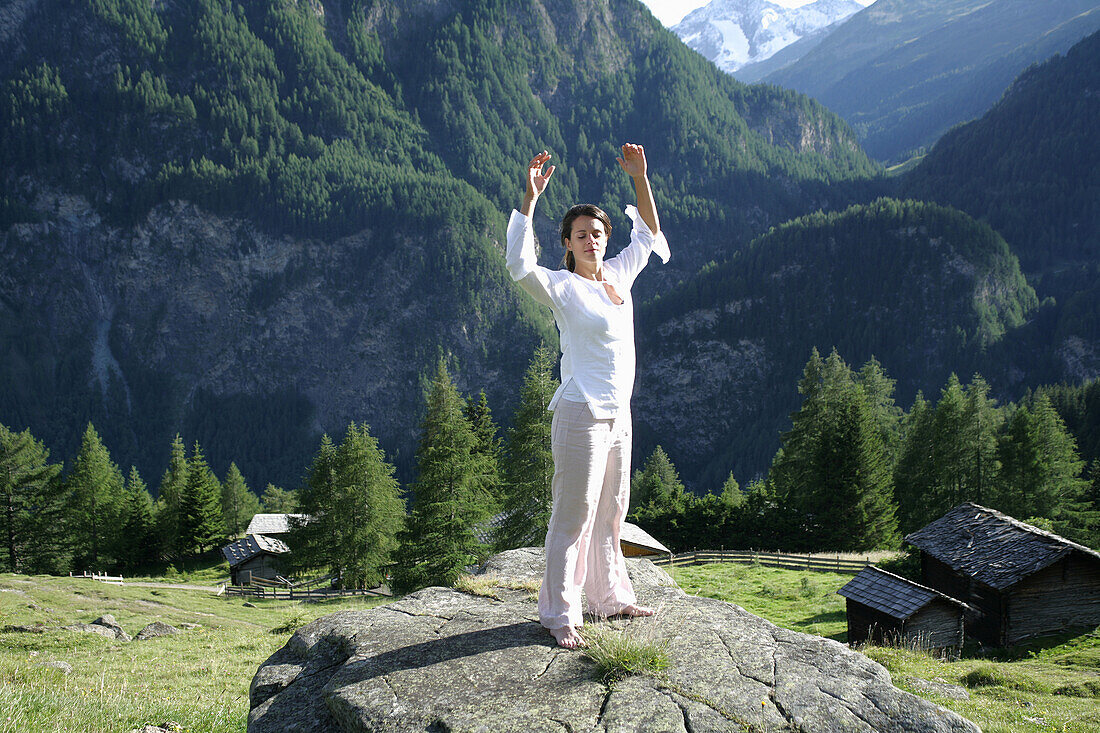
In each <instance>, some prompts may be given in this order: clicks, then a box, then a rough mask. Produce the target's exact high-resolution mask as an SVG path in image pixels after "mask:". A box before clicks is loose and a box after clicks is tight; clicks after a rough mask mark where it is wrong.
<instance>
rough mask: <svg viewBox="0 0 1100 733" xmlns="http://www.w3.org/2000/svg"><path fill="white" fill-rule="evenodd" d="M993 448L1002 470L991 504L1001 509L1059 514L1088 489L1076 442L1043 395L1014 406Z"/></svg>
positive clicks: (1022, 513)
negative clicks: (1082, 476)
mask: <svg viewBox="0 0 1100 733" xmlns="http://www.w3.org/2000/svg"><path fill="white" fill-rule="evenodd" d="M998 452H999V455H1000V459H1001V475H1000V482H999V485H998V489H997V492H996V494H995V496H994V501H993V502H991V503H993V505H994V508H995V509H998V510H999V511H1002V512H1004V513H1005V514H1008V515H1010V516H1013V517H1016V518H1017V519H1028V518H1031V517H1042V518H1045V519H1049V520H1055V519H1059V518H1060V515H1061V512H1062V510H1063V507H1064V506H1065V505H1067V504H1072V503H1073V502H1075V501H1077V500H1078V499H1079V497H1080V496H1081V495H1082V494H1083V493H1084V492H1085V491H1086V490H1087V487H1088V484H1087V482H1086V481H1085V480H1083V479H1082V478H1081V472H1082V469H1083V468H1084V461H1082V460H1081V459H1080V457H1079V456H1078V454H1077V444H1076V441H1074V439H1073V436H1071V435H1070V434H1069V433H1068V432H1067V431H1066V428H1065V423H1063V422H1062V418H1061V417H1059V415H1058V413H1057V412H1056V411H1055V410H1054V408H1053V407H1052V406H1051V404H1050V399H1049V398H1048V397H1047V396H1046V395H1041V396H1040V397H1039V398H1038V399H1036V400H1035V402H1034V404H1033V405H1032V406H1031V407H1030V408H1029V407H1028V406H1026V405H1021V406H1019V407H1017V408H1016V409H1015V410H1014V411H1013V413H1012V416H1011V417H1010V418H1009V419H1008V424H1007V426H1006V429H1005V431H1004V432H1003V434H1002V437H1001V441H1000V446H999V451H998Z"/></svg>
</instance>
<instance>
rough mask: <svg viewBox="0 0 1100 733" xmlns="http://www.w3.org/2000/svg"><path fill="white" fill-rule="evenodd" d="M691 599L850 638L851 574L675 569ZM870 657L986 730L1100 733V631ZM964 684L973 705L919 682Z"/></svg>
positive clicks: (906, 686)
mask: <svg viewBox="0 0 1100 733" xmlns="http://www.w3.org/2000/svg"><path fill="white" fill-rule="evenodd" d="M672 576H673V577H674V578H675V579H676V582H677V583H679V584H680V586H681V587H682V588H683V589H684V590H685V591H686V592H688V593H693V594H696V595H702V596H708V597H711V598H718V599H721V600H724V601H730V602H732V603H736V604H737V605H739V606H741V607H742V608H744V609H746V610H747V611H751V612H752V613H755V614H757V615H759V616H763V617H764V618H766V619H769V620H770V621H772V622H774V623H775V624H777V625H779V626H783V627H785V628H788V629H793V630H795V631H802V632H805V633H808V634H817V635H819V636H825V637H828V638H830V639H836V640H837V641H847V622H846V620H845V613H844V598H842V597H841V596H838V595H836V591H837V590H838V589H839V588H840V587H841V586H842V585H844V584H845V583H847V582H848V581H849V580H850V579H851V577H852V576H850V575H841V574H838V573H812V572H802V571H795V570H782V569H777V568H766V567H761V566H757V565H735V564H732V563H721V564H713V565H694V566H688V567H681V568H674V569H673V570H672ZM862 651H863V653H864V654H866V655H867V656H869V657H871V658H872V659H874V660H875V661H877V662H879V663H880V664H882V665H883V666H884V667H886V669H887V670H889V672H890V675H891V677H892V679H893V682H894V684H895V685H897V686H898V687H900V688H902V689H903V690H908V691H909V692H913V693H915V694H919V695H920V696H921V697H924V698H926V699H928V700H931V701H932V702H935V703H937V704H939V705H942V706H944V707H946V708H949V709H951V710H954V711H956V712H957V713H959V714H960V715H962V716H963V717H965V718H968V719H969V720H972V721H974V722H975V723H977V724H978V725H979V726H981V729H982V730H983V731H984V732H985V733H1016V732H1017V731H1050V732H1058V733H1063V732H1065V733H1095V731H1100V629H1093V630H1091V631H1086V632H1082V633H1076V634H1072V635H1066V636H1062V637H1056V638H1047V639H1042V640H1038V641H1035V642H1032V643H1031V644H1026V645H1023V646H1019V647H1015V648H1013V649H1012V650H1011V651H1007V652H996V653H992V654H990V655H981V654H979V653H978V650H977V649H969V648H968V649H964V651H963V654H962V658H961V659H958V660H945V659H940V658H938V657H936V656H933V655H931V654H928V653H924V652H921V651H917V650H912V649H899V648H896V647H877V646H869V647H866V648H864V649H862ZM914 678H916V679H919V680H928V681H933V682H944V683H948V684H952V685H959V686H961V687H964V688H966V690H967V691H968V692H969V693H970V699H969V700H953V699H950V698H947V697H943V696H940V695H934V694H929V693H922V692H919V691H918V690H917V689H916V688H915V686H914V684H913V682H911V680H912V679H914Z"/></svg>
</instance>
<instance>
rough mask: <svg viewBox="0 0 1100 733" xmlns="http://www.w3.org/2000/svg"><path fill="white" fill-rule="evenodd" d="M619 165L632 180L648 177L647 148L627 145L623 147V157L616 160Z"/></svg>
mask: <svg viewBox="0 0 1100 733" xmlns="http://www.w3.org/2000/svg"><path fill="white" fill-rule="evenodd" d="M616 160H618V161H619V165H620V166H622V169H623V170H624V171H626V174H627V175H628V176H630V177H631V178H644V177H645V175H646V162H645V148H643V147H642V146H641V145H634V144H632V143H626V144H625V145H623V157H621V158H616Z"/></svg>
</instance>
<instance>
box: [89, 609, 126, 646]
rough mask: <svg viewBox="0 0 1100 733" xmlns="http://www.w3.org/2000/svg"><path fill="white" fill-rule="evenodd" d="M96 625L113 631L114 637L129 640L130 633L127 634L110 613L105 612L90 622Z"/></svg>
mask: <svg viewBox="0 0 1100 733" xmlns="http://www.w3.org/2000/svg"><path fill="white" fill-rule="evenodd" d="M92 623H93V624H95V625H96V626H102V627H104V628H107V629H110V630H111V631H113V632H115V638H116V639H119V640H121V641H130V640H131V639H130V635H129V634H127V633H126V632H125V631H124V630H123V628H122V627H121V626H119V625H118V621H116V620H115V617H114V616H113V615H112V614H109V613H105V614H103V615H102V616H100V617H99V618H97V619H96V620H95V621H93V622H92Z"/></svg>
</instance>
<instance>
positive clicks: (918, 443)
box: [894, 392, 942, 535]
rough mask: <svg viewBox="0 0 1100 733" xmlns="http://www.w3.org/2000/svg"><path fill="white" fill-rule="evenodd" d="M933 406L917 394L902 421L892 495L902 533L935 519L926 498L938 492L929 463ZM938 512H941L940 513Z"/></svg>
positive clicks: (933, 508)
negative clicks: (901, 435)
mask: <svg viewBox="0 0 1100 733" xmlns="http://www.w3.org/2000/svg"><path fill="white" fill-rule="evenodd" d="M935 412H936V411H935V407H933V406H932V405H930V404H929V403H928V401H927V400H925V399H924V395H922V394H921V393H920V392H918V393H917V396H916V399H915V400H914V401H913V407H912V408H911V409H910V410H909V414H908V415H906V416H905V420H904V421H903V423H902V434H903V437H902V445H901V453H900V454H899V456H898V464H897V467H896V468H895V469H894V497H895V500H896V501H897V505H898V527H899V529H900V530H901V533H902V534H903V535H905V534H908V533H909V532H915V531H916V530H918V529H920V528H921V527H923V526H924V525H926V524H928V523H929V522H931V521H932V520H933V519H936V518H937V516H939V515H936V516H933V514H932V513H933V511H937V510H938V508H939V507H938V506H936V507H930V505H929V497H932V496H935V495H936V494H938V493H939V492H938V490H937V488H936V487H937V481H938V478H937V471H936V470H935V466H934V465H933V464H932V453H933V451H934V445H935V442H936V431H935V425H934V424H933V423H934V420H935ZM941 514H942V512H941Z"/></svg>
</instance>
